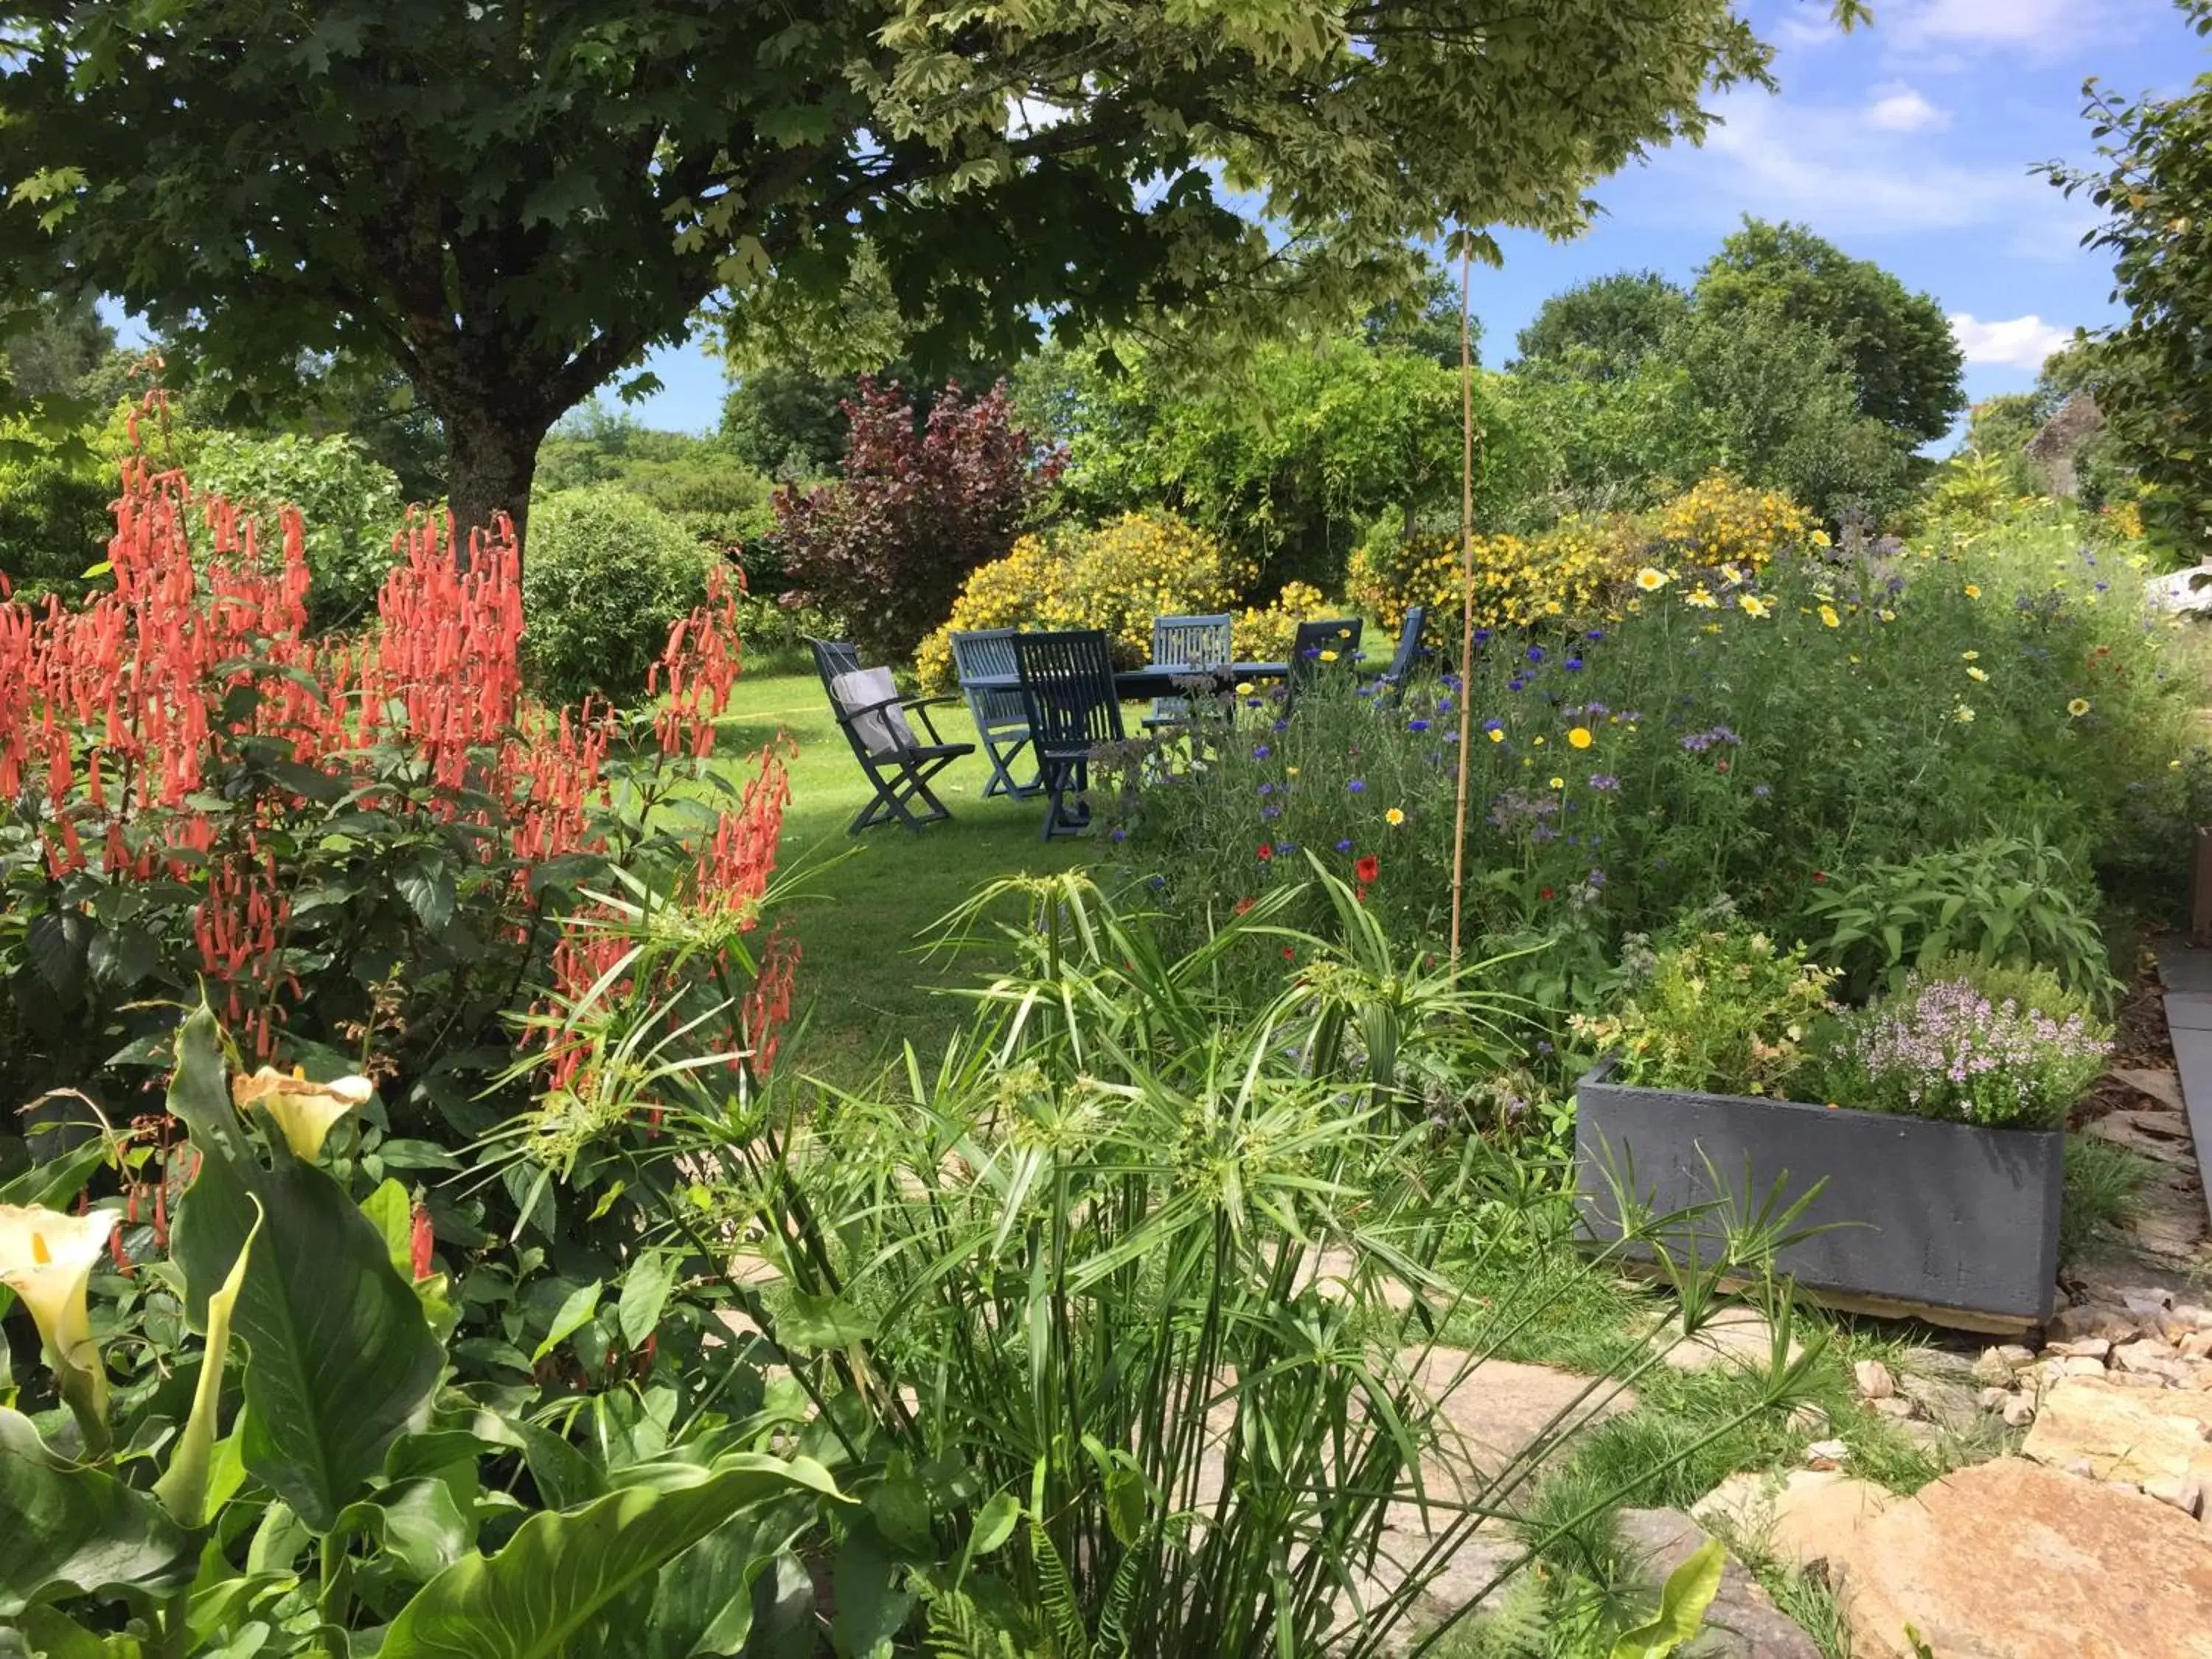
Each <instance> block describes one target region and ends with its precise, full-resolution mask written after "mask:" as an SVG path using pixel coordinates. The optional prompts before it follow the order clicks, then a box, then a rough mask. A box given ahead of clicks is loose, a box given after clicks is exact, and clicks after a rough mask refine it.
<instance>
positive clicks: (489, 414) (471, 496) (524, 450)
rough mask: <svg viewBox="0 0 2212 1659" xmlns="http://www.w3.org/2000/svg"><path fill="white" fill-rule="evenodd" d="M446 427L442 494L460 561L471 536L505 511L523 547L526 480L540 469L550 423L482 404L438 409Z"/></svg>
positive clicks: (526, 515)
mask: <svg viewBox="0 0 2212 1659" xmlns="http://www.w3.org/2000/svg"><path fill="white" fill-rule="evenodd" d="M439 413H440V415H441V416H442V417H443V419H444V421H445V423H446V467H447V472H446V491H447V500H448V501H450V502H451V504H452V506H453V530H454V534H455V537H456V539H457V543H458V545H459V548H460V550H461V555H462V556H463V557H464V558H465V557H466V556H467V550H468V544H469V532H471V530H483V531H485V532H489V530H490V528H491V526H492V523H493V520H495V519H496V518H497V517H498V516H499V514H501V513H506V514H507V517H508V518H509V519H511V520H513V521H514V539H515V544H516V545H517V546H518V547H520V545H522V543H523V534H524V532H525V531H526V529H527V528H528V526H529V522H530V481H531V479H532V477H534V476H535V475H536V473H537V471H538V445H539V444H540V443H542V442H543V441H544V437H545V434H546V433H547V431H548V430H550V428H551V425H552V422H550V421H534V420H532V419H530V418H528V417H526V416H525V417H521V418H518V417H516V416H513V415H512V414H509V413H507V412H504V411H501V410H492V409H488V408H485V407H483V406H482V405H480V404H479V405H471V406H467V407H464V408H459V409H447V410H440V411H439Z"/></svg>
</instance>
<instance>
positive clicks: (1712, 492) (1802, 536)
mask: <svg viewBox="0 0 2212 1659" xmlns="http://www.w3.org/2000/svg"><path fill="white" fill-rule="evenodd" d="M1644 532H1645V534H1646V535H1648V536H1649V537H1650V538H1651V539H1652V540H1654V541H1657V542H1662V543H1663V544H1666V546H1667V548H1668V550H1669V551H1670V553H1671V554H1672V556H1674V558H1676V559H1677V560H1679V561H1680V562H1683V563H1686V564H1692V565H1702V566H1705V567H1707V568H1714V567H1717V566H1720V565H1723V564H1734V565H1739V566H1742V567H1746V568H1752V569H1756V568H1759V566H1761V565H1763V564H1765V563H1766V562H1767V561H1768V560H1770V559H1771V558H1772V557H1773V556H1775V555H1776V554H1777V553H1778V552H1780V551H1782V550H1784V549H1785V548H1790V547H1803V546H1815V547H1826V545H1827V544H1828V538H1827V536H1826V533H1825V532H1823V531H1822V530H1821V529H1820V523H1819V521H1818V520H1815V519H1814V516H1813V515H1812V514H1811V513H1808V512H1807V511H1806V510H1805V509H1804V508H1803V507H1800V506H1798V505H1797V503H1796V502H1795V501H1791V500H1790V498H1789V497H1788V496H1787V495H1784V494H1782V492H1781V491H1779V490H1776V489H1753V488H1751V487H1750V486H1749V485H1748V484H1742V483H1737V482H1736V481H1735V479H1734V478H1731V477H1729V475H1728V474H1727V473H1725V472H1715V473H1711V474H1709V475H1708V476H1707V477H1705V478H1703V479H1700V480H1699V482H1698V483H1696V484H1694V485H1693V486H1692V487H1691V488H1690V489H1686V490H1684V491H1683V492H1682V493H1681V494H1680V495H1677V496H1675V497H1674V500H1673V501H1668V502H1667V503H1665V504H1664V505H1663V506H1661V507H1655V508H1654V509H1653V510H1652V511H1651V512H1650V513H1649V514H1647V515H1646V517H1645V519H1644Z"/></svg>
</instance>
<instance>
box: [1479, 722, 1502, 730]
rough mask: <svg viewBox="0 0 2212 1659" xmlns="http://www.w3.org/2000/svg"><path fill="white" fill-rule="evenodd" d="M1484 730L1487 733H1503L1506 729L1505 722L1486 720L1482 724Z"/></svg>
mask: <svg viewBox="0 0 2212 1659" xmlns="http://www.w3.org/2000/svg"><path fill="white" fill-rule="evenodd" d="M1482 729H1483V730H1484V731H1486V732H1503V731H1504V729H1505V722H1504V720H1485V721H1483V723H1482Z"/></svg>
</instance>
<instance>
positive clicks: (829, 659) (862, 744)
mask: <svg viewBox="0 0 2212 1659" xmlns="http://www.w3.org/2000/svg"><path fill="white" fill-rule="evenodd" d="M806 648H807V649H808V650H810V651H811V652H812V653H814V671H815V673H816V674H817V675H818V676H820V677H821V680H822V693H823V696H826V697H828V698H829V712H830V713H831V714H834V715H836V717H837V729H838V730H839V731H840V732H843V733H844V734H845V741H846V742H848V743H849V744H852V745H853V753H854V756H855V757H858V758H860V759H861V760H866V759H867V758H868V757H870V756H871V754H872V753H873V752H874V750H876V749H877V748H878V747H880V746H881V745H879V744H876V743H875V742H873V741H872V739H871V738H868V737H865V736H863V735H862V734H861V733H860V731H859V730H858V729H857V728H856V726H855V723H854V720H853V719H852V718H851V716H850V714H848V710H847V699H845V698H842V697H841V696H838V694H837V682H838V681H839V680H841V679H843V678H845V677H846V676H847V675H848V674H857V673H859V672H860V653H859V652H858V651H855V650H854V648H853V647H852V645H851V644H850V643H849V642H848V641H844V640H817V639H816V638H815V637H814V636H813V635H811V634H810V635H807V639H806Z"/></svg>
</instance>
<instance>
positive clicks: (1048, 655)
mask: <svg viewBox="0 0 2212 1659" xmlns="http://www.w3.org/2000/svg"><path fill="white" fill-rule="evenodd" d="M1013 646H1014V666H1015V670H1016V671H1017V672H1018V673H1019V674H1020V676H1021V681H1022V702H1023V705H1024V708H1026V709H1027V710H1028V712H1029V717H1030V741H1031V743H1032V744H1033V745H1034V747H1035V749H1036V757H1037V769H1038V772H1039V775H1041V777H1042V780H1043V785H1044V788H1045V791H1046V793H1047V795H1048V803H1047V805H1046V807H1045V813H1044V838H1045V839H1046V840H1047V841H1050V840H1051V839H1052V838H1053V837H1054V836H1073V835H1076V834H1079V832H1081V831H1082V830H1085V829H1089V828H1090V827H1091V803H1090V802H1089V801H1087V800H1085V799H1083V797H1084V796H1085V793H1087V792H1088V791H1089V789H1090V787H1091V750H1094V749H1096V748H1097V747H1098V746H1099V745H1100V744H1109V743H1121V742H1122V741H1124V734H1123V732H1122V730H1121V695H1120V693H1119V692H1117V691H1116V690H1115V689H1114V653H1113V649H1112V647H1110V646H1109V644H1108V642H1107V639H1106V635H1105V634H1104V632H1103V630H1101V629H1078V630H1074V631H1071V632H1067V633H1058V634H1017V635H1014V640H1013ZM1071 796H1072V797H1073V801H1072V802H1071V799H1070V797H1071Z"/></svg>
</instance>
